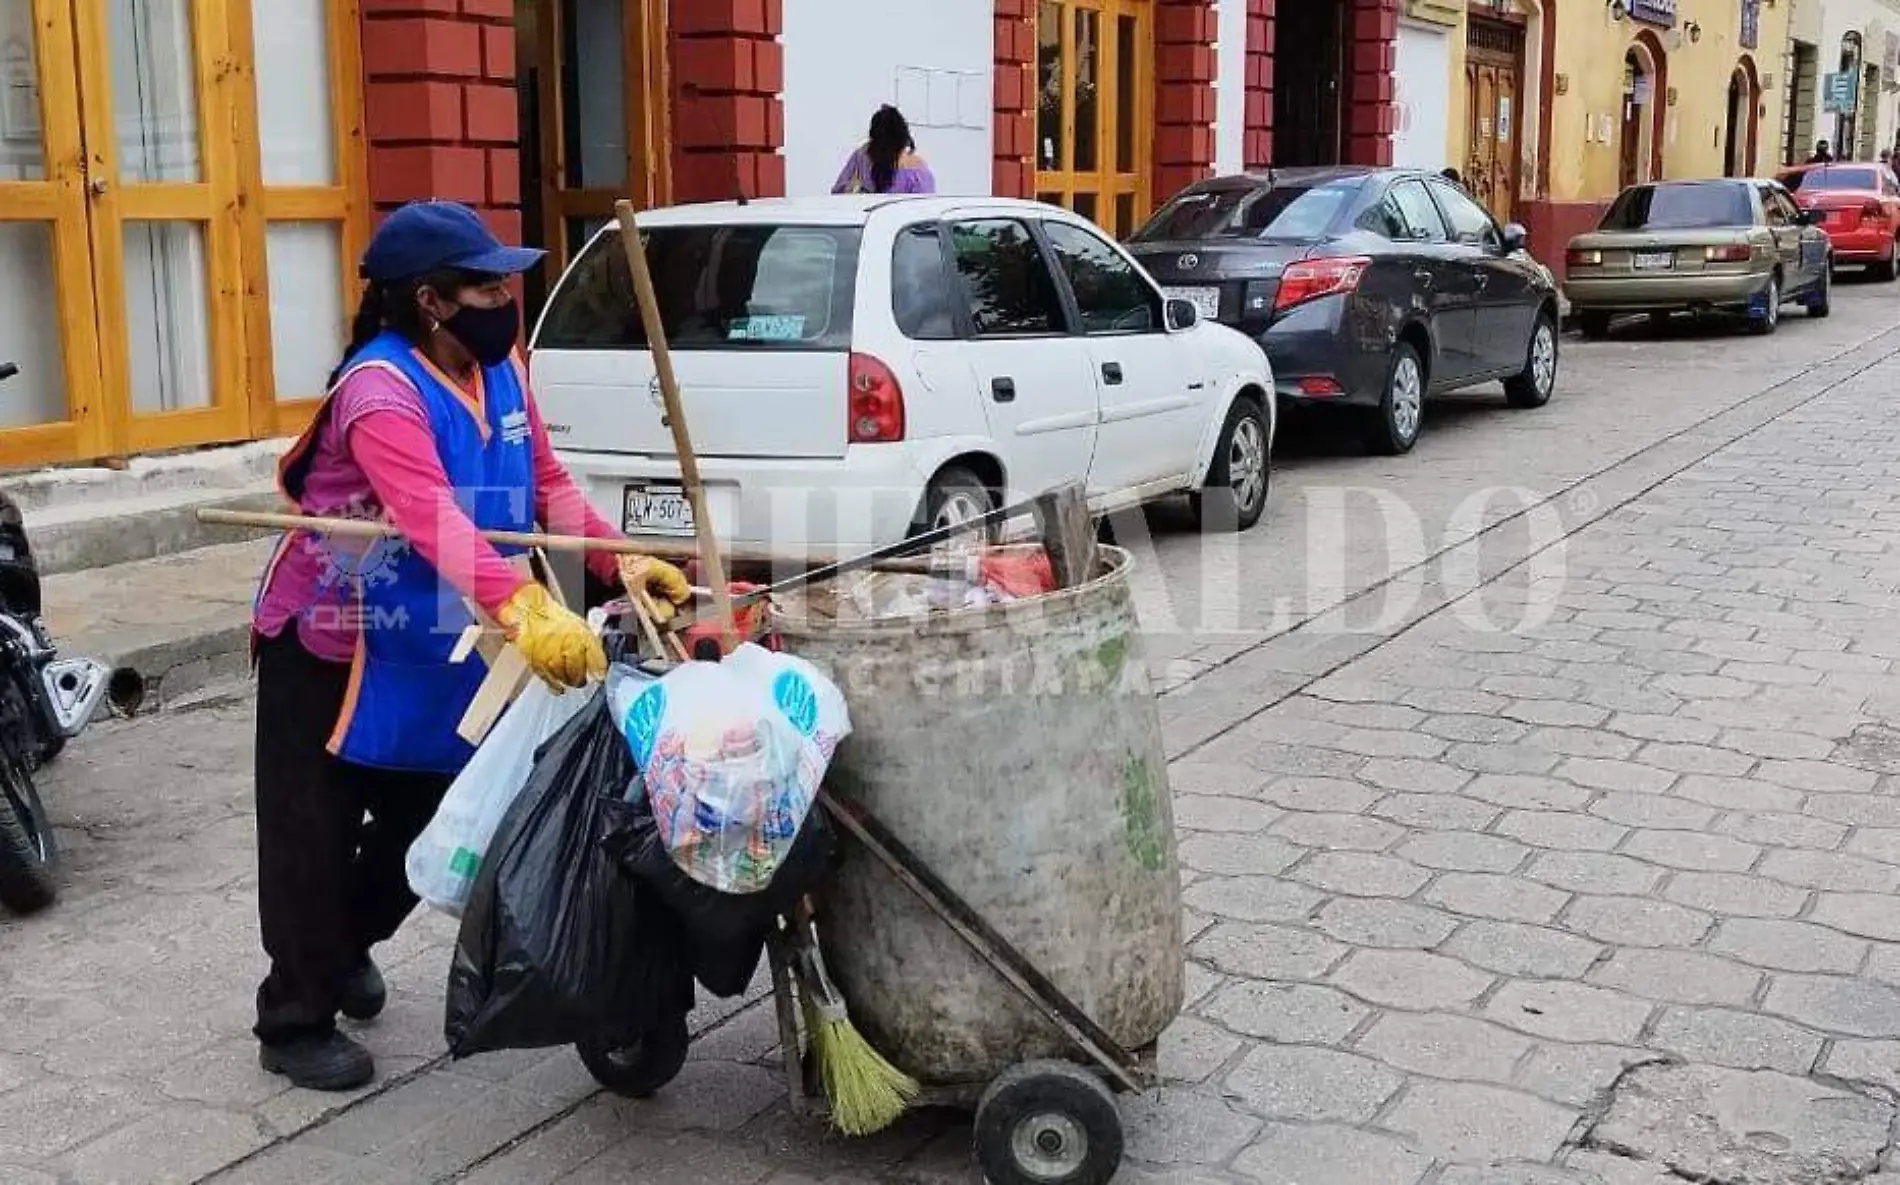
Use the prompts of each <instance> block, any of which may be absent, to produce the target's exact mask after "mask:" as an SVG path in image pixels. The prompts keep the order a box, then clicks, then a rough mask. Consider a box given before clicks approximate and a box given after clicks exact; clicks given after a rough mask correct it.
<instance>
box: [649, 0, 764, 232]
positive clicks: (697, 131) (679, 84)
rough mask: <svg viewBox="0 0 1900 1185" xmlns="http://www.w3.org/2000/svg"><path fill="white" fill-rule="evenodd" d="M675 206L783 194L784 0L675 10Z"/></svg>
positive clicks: (678, 4)
mask: <svg viewBox="0 0 1900 1185" xmlns="http://www.w3.org/2000/svg"><path fill="white" fill-rule="evenodd" d="M667 11H668V28H669V30H670V32H671V34H672V36H671V39H670V40H671V44H670V46H669V51H670V53H669V61H670V68H671V73H672V96H671V97H672V115H673V193H672V200H673V201H675V202H704V201H727V200H730V199H732V198H735V197H783V196H784V194H785V157H784V155H783V154H782V153H781V152H780V151H779V150H780V149H781V148H783V147H784V145H785V102H784V97H783V96H784V91H785V47H784V46H783V45H782V44H781V43H780V41H779V35H780V34H781V33H782V32H784V29H785V7H784V0H670V3H669V7H668V10H667Z"/></svg>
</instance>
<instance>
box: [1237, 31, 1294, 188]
mask: <svg viewBox="0 0 1900 1185" xmlns="http://www.w3.org/2000/svg"><path fill="white" fill-rule="evenodd" d="M1293 3H1299V0H1293ZM1273 9H1274V0H1247V82H1246V86H1247V121H1246V125H1245V127H1246V131H1245V133H1244V135H1245V143H1244V144H1243V147H1242V150H1241V162H1242V163H1243V164H1244V165H1245V166H1246V167H1247V168H1249V169H1258V168H1263V167H1265V166H1267V165H1270V164H1272V163H1273Z"/></svg>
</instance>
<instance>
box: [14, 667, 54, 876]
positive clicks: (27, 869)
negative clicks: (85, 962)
mask: <svg viewBox="0 0 1900 1185" xmlns="http://www.w3.org/2000/svg"><path fill="white" fill-rule="evenodd" d="M7 698H8V699H9V700H10V701H13V702H11V703H9V704H8V705H7V707H6V710H5V712H4V713H0V726H4V727H7V728H9V729H11V730H14V737H16V738H18V739H20V740H24V739H25V735H24V730H25V728H26V727H27V721H26V720H25V719H24V714H23V713H22V712H21V711H20V707H19V704H18V701H17V698H16V697H15V696H14V695H12V694H9V695H8V696H7ZM15 750H16V745H15V743H14V741H13V740H11V739H8V740H5V741H0V906H3V907H5V908H7V909H10V910H12V911H13V912H14V913H33V912H35V911H36V910H41V909H44V908H46V907H47V906H48V905H51V904H52V903H53V898H54V896H55V895H56V892H57V889H56V885H55V881H54V873H55V870H56V869H57V867H58V864H59V848H58V845H57V844H56V843H55V842H54V839H53V827H52V824H51V823H50V822H49V821H48V820H47V818H46V808H45V806H44V805H42V804H41V802H40V796H39V791H38V790H37V789H36V788H35V787H34V785H33V775H32V773H31V772H30V771H29V770H28V768H27V765H26V762H25V761H24V760H22V758H21V757H20V755H19V753H17V752H16V751H15Z"/></svg>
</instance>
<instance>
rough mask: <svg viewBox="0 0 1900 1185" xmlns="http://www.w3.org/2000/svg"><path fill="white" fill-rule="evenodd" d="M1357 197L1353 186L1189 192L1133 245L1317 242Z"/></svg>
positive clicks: (1356, 185)
mask: <svg viewBox="0 0 1900 1185" xmlns="http://www.w3.org/2000/svg"><path fill="white" fill-rule="evenodd" d="M1358 195H1359V182H1358V181H1356V180H1354V181H1331V182H1326V183H1324V184H1320V185H1273V186H1265V185H1262V186H1259V187H1256V188H1247V189H1242V188H1223V189H1200V190H1194V189H1190V190H1188V191H1187V192H1185V193H1183V194H1181V195H1180V196H1178V197H1176V198H1175V199H1174V200H1173V201H1171V202H1169V203H1168V204H1167V205H1166V206H1163V207H1162V208H1161V210H1160V212H1159V213H1157V214H1156V215H1155V216H1154V217H1153V218H1151V219H1149V220H1148V225H1146V226H1144V227H1142V228H1141V229H1140V230H1139V231H1137V232H1136V233H1135V237H1134V241H1135V242H1137V243H1144V242H1145V243H1162V242H1179V241H1181V240H1183V239H1211V238H1239V239H1255V238H1257V239H1317V238H1320V237H1321V236H1323V235H1324V234H1325V233H1326V231H1327V229H1328V228H1329V227H1331V226H1332V225H1333V223H1334V221H1335V220H1337V219H1338V217H1339V215H1340V213H1341V212H1342V211H1343V210H1345V208H1346V207H1347V206H1349V205H1351V204H1352V201H1353V199H1354V198H1356V197H1357V196H1358Z"/></svg>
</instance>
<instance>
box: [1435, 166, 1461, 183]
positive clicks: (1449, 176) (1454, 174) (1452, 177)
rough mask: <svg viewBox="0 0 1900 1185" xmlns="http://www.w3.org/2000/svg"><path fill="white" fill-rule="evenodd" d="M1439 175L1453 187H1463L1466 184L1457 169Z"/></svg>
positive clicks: (1447, 170)
mask: <svg viewBox="0 0 1900 1185" xmlns="http://www.w3.org/2000/svg"><path fill="white" fill-rule="evenodd" d="M1438 175H1439V176H1440V177H1443V178H1444V179H1445V180H1447V181H1449V182H1451V183H1452V184H1453V185H1463V184H1464V183H1465V179H1464V178H1463V177H1461V176H1459V175H1458V170H1457V169H1445V170H1443V171H1441V172H1440V173H1439V174H1438Z"/></svg>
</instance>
